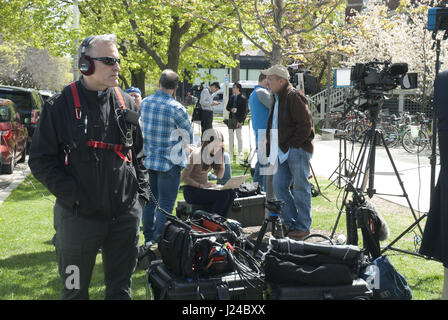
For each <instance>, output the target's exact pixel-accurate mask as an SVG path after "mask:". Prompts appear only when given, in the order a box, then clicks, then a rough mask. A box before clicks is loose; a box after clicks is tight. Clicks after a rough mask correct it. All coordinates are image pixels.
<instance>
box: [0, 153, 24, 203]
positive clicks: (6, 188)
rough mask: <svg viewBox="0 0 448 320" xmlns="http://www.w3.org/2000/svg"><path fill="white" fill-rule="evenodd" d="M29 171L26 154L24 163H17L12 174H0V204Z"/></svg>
mask: <svg viewBox="0 0 448 320" xmlns="http://www.w3.org/2000/svg"><path fill="white" fill-rule="evenodd" d="M30 173H31V170H30V168H29V167H28V156H26V161H25V162H24V163H18V164H17V165H16V167H15V168H14V171H13V173H12V174H2V175H0V206H1V205H2V203H3V201H5V200H6V198H8V197H9V195H10V193H11V192H12V191H13V190H14V189H15V188H17V187H18V186H19V184H21V183H22V182H23V180H25V178H26V177H27V176H28V175H29V174H30Z"/></svg>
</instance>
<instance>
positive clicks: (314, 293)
mask: <svg viewBox="0 0 448 320" xmlns="http://www.w3.org/2000/svg"><path fill="white" fill-rule="evenodd" d="M268 288H269V289H268V297H269V299H273V300H370V299H371V298H372V295H373V293H372V290H370V289H369V287H368V285H367V282H365V281H364V280H363V279H357V280H354V281H353V283H352V285H338V286H297V285H296V286H289V285H278V284H275V285H274V284H269V285H268Z"/></svg>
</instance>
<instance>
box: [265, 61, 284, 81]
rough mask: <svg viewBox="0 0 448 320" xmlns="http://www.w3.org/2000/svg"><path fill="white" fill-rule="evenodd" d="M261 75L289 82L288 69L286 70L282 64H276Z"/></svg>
mask: <svg viewBox="0 0 448 320" xmlns="http://www.w3.org/2000/svg"><path fill="white" fill-rule="evenodd" d="M261 73H262V74H264V75H267V76H272V75H274V76H277V77H280V78H283V79H286V80H289V72H288V69H286V68H285V67H284V66H282V65H280V64H276V65H274V66H272V67H270V68H269V69H266V70H262V71H261Z"/></svg>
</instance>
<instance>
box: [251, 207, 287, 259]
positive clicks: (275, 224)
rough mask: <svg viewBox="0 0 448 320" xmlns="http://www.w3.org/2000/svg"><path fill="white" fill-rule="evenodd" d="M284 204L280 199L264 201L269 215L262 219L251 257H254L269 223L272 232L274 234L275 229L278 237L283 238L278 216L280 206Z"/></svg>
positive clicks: (280, 210)
mask: <svg viewBox="0 0 448 320" xmlns="http://www.w3.org/2000/svg"><path fill="white" fill-rule="evenodd" d="M284 204H285V203H284V202H283V201H281V200H267V201H266V208H267V209H268V210H269V216H268V217H267V218H266V219H265V220H264V222H263V225H262V226H261V229H260V232H259V233H258V236H257V241H256V242H255V246H254V251H253V254H252V256H253V257H255V256H256V255H257V253H258V251H259V250H260V247H261V242H262V241H263V238H264V235H265V234H266V230H267V228H268V225H269V224H271V226H272V229H271V230H272V234H276V231H277V235H278V237H280V238H283V236H284V235H283V221H282V219H281V217H280V214H281V212H282V206H283V205H284Z"/></svg>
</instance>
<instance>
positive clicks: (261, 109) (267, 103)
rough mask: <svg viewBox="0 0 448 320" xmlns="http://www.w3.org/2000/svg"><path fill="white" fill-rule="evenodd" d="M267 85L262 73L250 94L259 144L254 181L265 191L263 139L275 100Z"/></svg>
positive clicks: (250, 103) (252, 119) (250, 106)
mask: <svg viewBox="0 0 448 320" xmlns="http://www.w3.org/2000/svg"><path fill="white" fill-rule="evenodd" d="M267 86H268V85H267V76H266V75H264V74H262V73H260V75H259V77H258V85H256V86H255V88H254V91H252V93H251V94H250V96H249V109H250V113H251V122H252V129H253V130H254V132H255V143H256V146H257V147H256V148H257V163H256V165H255V173H254V182H258V183H259V185H260V187H261V190H263V191H265V188H266V177H265V175H260V158H262V157H263V156H264V155H265V154H266V153H265V151H264V150H265V148H264V144H263V141H264V139H265V135H266V128H267V124H268V117H269V112H270V110H271V106H272V102H273V96H272V95H271V93H270V92H269V90H268V89H267ZM264 164H266V163H264Z"/></svg>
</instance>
